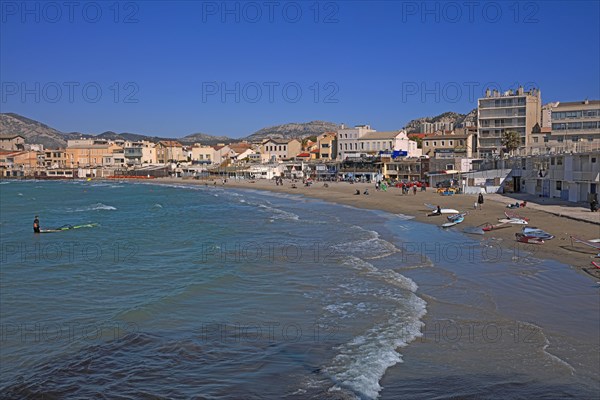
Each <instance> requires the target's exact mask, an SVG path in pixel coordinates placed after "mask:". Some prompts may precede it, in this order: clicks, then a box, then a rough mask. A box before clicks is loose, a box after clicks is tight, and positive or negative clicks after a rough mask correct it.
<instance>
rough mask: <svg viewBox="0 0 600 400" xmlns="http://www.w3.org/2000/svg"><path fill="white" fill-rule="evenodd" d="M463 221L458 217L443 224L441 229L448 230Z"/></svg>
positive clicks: (462, 218)
mask: <svg viewBox="0 0 600 400" xmlns="http://www.w3.org/2000/svg"><path fill="white" fill-rule="evenodd" d="M464 220H465V218H464V217H462V216H461V217H458V218H456V219H455V220H453V221H452V222H446V223H445V224H442V228H450V227H451V226H454V225H458V224H460V223H461V222H463V221H464Z"/></svg>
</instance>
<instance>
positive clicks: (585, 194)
mask: <svg viewBox="0 0 600 400" xmlns="http://www.w3.org/2000/svg"><path fill="white" fill-rule="evenodd" d="M519 161H520V162H518V163H517V165H516V166H515V168H513V170H512V173H511V176H510V177H509V178H512V179H510V180H509V181H508V184H509V185H508V186H509V188H508V191H513V192H526V193H529V194H533V195H536V196H541V197H550V198H560V199H562V200H567V201H571V202H588V201H589V199H590V195H597V193H598V191H599V190H600V153H598V152H586V153H574V154H546V155H538V156H529V157H523V158H521V159H520V160H519ZM505 190H506V188H505Z"/></svg>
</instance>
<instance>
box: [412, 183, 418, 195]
mask: <svg viewBox="0 0 600 400" xmlns="http://www.w3.org/2000/svg"><path fill="white" fill-rule="evenodd" d="M413 195H414V196H416V195H417V184H416V183H413Z"/></svg>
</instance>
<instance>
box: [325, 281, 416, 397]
mask: <svg viewBox="0 0 600 400" xmlns="http://www.w3.org/2000/svg"><path fill="white" fill-rule="evenodd" d="M404 305H405V307H404V308H398V309H396V310H394V311H393V312H392V313H391V315H390V317H389V318H388V320H387V321H385V322H382V323H379V324H376V325H375V326H373V327H372V328H370V329H368V330H367V331H366V332H365V333H364V334H362V335H359V336H356V337H355V338H353V339H352V340H351V341H350V342H348V343H345V344H343V345H341V346H338V347H337V348H336V350H337V351H338V354H337V355H336V356H335V357H334V358H333V360H332V362H331V364H330V365H329V366H327V367H326V368H325V369H324V371H325V373H326V374H327V375H329V377H330V378H331V379H332V380H333V381H334V382H335V385H334V386H333V387H331V388H330V389H329V390H330V391H339V390H340V389H348V390H351V391H352V392H353V393H355V394H356V395H357V396H358V397H360V398H363V399H375V398H377V397H378V396H379V392H380V391H381V389H382V388H381V385H380V384H379V380H380V379H381V378H382V377H383V375H384V374H385V371H386V370H387V369H388V368H389V367H391V366H393V365H395V364H397V363H399V362H402V356H401V354H400V353H398V351H397V349H398V348H401V347H404V346H406V345H407V344H408V343H410V342H412V341H413V340H414V339H416V338H417V337H419V336H422V333H421V328H422V326H423V322H421V320H420V319H421V317H423V316H424V315H425V314H426V312H427V311H426V303H425V301H424V300H423V299H421V298H419V297H417V296H416V295H415V294H414V293H411V294H410V295H409V297H408V299H407V300H404ZM406 306H408V307H406Z"/></svg>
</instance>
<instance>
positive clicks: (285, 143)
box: [260, 139, 302, 162]
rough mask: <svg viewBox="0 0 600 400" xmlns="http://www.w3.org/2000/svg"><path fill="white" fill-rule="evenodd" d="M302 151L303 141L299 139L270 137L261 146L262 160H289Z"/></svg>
mask: <svg viewBox="0 0 600 400" xmlns="http://www.w3.org/2000/svg"><path fill="white" fill-rule="evenodd" d="M301 151H302V143H300V142H299V141H298V140H297V139H292V140H286V139H268V140H265V141H264V142H263V143H262V145H261V146H260V154H261V159H262V162H273V161H281V160H287V159H290V158H293V157H295V156H296V155H297V154H298V153H300V152H301Z"/></svg>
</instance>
